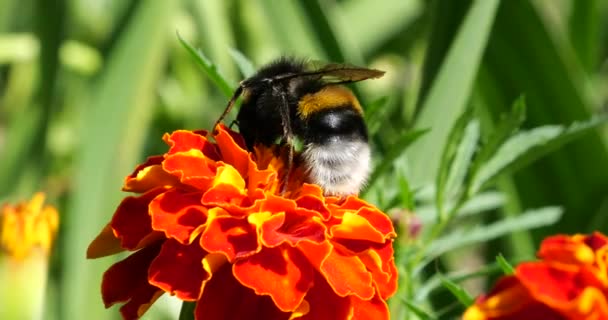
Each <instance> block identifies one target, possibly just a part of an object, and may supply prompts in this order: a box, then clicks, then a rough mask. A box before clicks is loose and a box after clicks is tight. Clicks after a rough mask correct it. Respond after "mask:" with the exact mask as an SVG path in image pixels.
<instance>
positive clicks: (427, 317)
mask: <svg viewBox="0 0 608 320" xmlns="http://www.w3.org/2000/svg"><path fill="white" fill-rule="evenodd" d="M402 301H403V303H404V304H405V306H406V307H407V308H408V309H409V310H410V311H412V312H413V313H414V314H415V315H416V316H418V318H420V319H422V320H436V319H438V318H437V316H435V315H433V314H432V313H431V312H429V311H425V310H424V309H422V308H420V307H419V306H417V305H416V304H415V303H413V302H411V301H408V300H406V299H402Z"/></svg>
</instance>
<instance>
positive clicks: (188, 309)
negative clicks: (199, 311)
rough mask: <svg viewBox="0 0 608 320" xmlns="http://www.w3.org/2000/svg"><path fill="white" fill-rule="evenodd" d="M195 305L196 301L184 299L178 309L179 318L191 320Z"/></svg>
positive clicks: (180, 319)
mask: <svg viewBox="0 0 608 320" xmlns="http://www.w3.org/2000/svg"><path fill="white" fill-rule="evenodd" d="M195 306H196V302H193V301H184V302H183V303H182V309H181V310H180V311H179V320H193V319H194V307H195Z"/></svg>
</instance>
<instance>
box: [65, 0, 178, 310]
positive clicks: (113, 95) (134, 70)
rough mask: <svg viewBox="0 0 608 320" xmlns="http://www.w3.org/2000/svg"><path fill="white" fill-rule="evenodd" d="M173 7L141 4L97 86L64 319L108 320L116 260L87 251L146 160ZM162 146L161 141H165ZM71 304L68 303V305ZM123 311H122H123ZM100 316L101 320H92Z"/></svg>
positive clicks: (71, 239) (81, 161)
mask: <svg viewBox="0 0 608 320" xmlns="http://www.w3.org/2000/svg"><path fill="white" fill-rule="evenodd" d="M176 4H177V3H176V2H174V1H142V2H140V3H139V5H138V7H137V10H136V11H135V12H134V15H133V16H132V18H131V20H130V21H129V24H128V26H127V27H126V28H125V30H124V31H123V33H121V34H120V38H119V39H118V40H117V42H116V44H115V46H113V48H112V54H111V56H112V58H111V59H109V60H108V61H107V64H106V66H105V68H104V70H103V73H102V74H101V75H100V77H99V79H98V82H96V83H95V86H94V89H93V92H94V96H93V98H92V99H91V101H92V102H93V103H92V105H90V106H88V107H87V108H84V110H83V111H86V112H85V114H84V117H83V123H82V128H83V130H82V132H80V134H81V135H82V137H81V139H82V140H81V141H82V142H83V143H82V146H81V149H80V153H79V154H78V162H77V164H76V165H75V167H74V168H73V174H72V175H71V176H72V177H73V180H74V181H73V184H72V185H71V187H72V193H71V197H70V203H69V205H68V210H66V212H64V214H62V232H61V236H62V238H61V239H62V240H63V241H62V243H61V245H62V246H61V248H59V250H58V253H60V254H61V259H62V262H63V264H62V268H63V275H65V276H64V277H61V281H62V283H61V300H60V301H62V303H60V304H59V308H60V310H59V312H60V315H59V317H58V318H59V319H91V318H95V319H104V318H107V317H113V316H114V315H116V313H113V312H108V311H106V310H104V307H103V303H102V301H101V297H100V295H99V285H100V281H101V277H102V274H103V272H104V271H105V269H107V268H108V266H109V264H111V263H112V259H103V260H86V259H85V253H86V250H87V246H88V244H89V242H90V241H92V240H93V239H94V238H95V236H96V235H97V234H98V233H99V231H100V230H101V229H102V228H103V226H104V225H106V224H107V222H108V219H109V218H110V217H111V215H112V212H114V210H115V209H116V206H117V204H118V203H119V201H120V199H121V198H122V197H123V196H124V195H122V194H121V192H120V188H121V185H122V182H123V180H124V176H125V175H127V174H129V172H131V171H132V170H133V168H134V166H135V165H136V164H137V162H138V161H139V160H141V150H142V148H143V145H144V142H145V141H146V138H147V134H148V127H149V124H150V122H151V120H152V119H153V115H154V112H153V110H154V108H153V106H154V102H155V97H156V91H155V89H156V87H157V84H158V78H159V76H160V74H161V73H162V71H163V70H165V69H164V66H165V65H164V63H163V62H164V61H165V57H166V53H167V49H168V44H169V39H168V37H167V28H169V24H170V22H171V21H173V20H172V19H173V18H174V13H175V11H174V9H175V8H176ZM158 139H160V137H158ZM68 301H69V303H68ZM116 312H117V311H116ZM92 315H94V316H92Z"/></svg>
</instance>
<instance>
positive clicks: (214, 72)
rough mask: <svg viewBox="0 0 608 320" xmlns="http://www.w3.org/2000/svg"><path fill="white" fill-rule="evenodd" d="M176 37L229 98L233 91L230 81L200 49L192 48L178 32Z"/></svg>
mask: <svg viewBox="0 0 608 320" xmlns="http://www.w3.org/2000/svg"><path fill="white" fill-rule="evenodd" d="M177 38H178V39H179V42H181V44H182V45H183V46H184V47H185V48H186V50H188V52H189V53H190V55H191V56H192V57H193V58H194V60H195V61H196V62H197V63H198V65H199V66H200V67H201V68H202V69H203V71H204V72H205V74H206V75H207V76H208V77H209V78H210V79H211V81H213V83H215V85H216V86H218V88H220V90H221V91H222V93H223V94H224V95H225V96H226V97H228V98H230V97H231V96H232V94H233V93H234V87H235V86H234V85H231V84H230V81H228V80H226V77H224V76H223V75H222V74H221V73H220V71H219V70H218V68H217V66H216V65H215V64H214V63H213V62H211V60H209V58H207V57H206V56H205V55H204V54H203V52H202V51H200V50H196V49H194V48H193V47H192V46H191V45H190V44H189V43H188V42H186V40H184V39H183V38H182V37H181V36H180V35H179V33H178V34H177Z"/></svg>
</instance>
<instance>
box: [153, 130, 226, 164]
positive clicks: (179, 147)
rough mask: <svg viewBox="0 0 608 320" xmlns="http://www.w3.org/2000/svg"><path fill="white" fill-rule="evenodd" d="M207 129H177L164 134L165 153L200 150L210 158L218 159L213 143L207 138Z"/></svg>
mask: <svg viewBox="0 0 608 320" xmlns="http://www.w3.org/2000/svg"><path fill="white" fill-rule="evenodd" d="M206 136H207V131H205V130H200V131H188V130H177V131H174V132H172V133H171V134H167V133H166V134H165V135H164V136H163V140H164V141H165V142H166V143H167V144H168V145H169V151H168V152H167V154H169V155H170V154H175V153H179V152H184V151H189V150H193V149H194V150H200V151H201V152H202V153H203V154H204V155H205V156H207V157H209V158H211V159H212V160H216V161H217V160H219V159H220V156H219V154H218V152H217V149H216V147H215V145H214V144H213V143H211V142H209V140H208V139H207V137H206Z"/></svg>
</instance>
